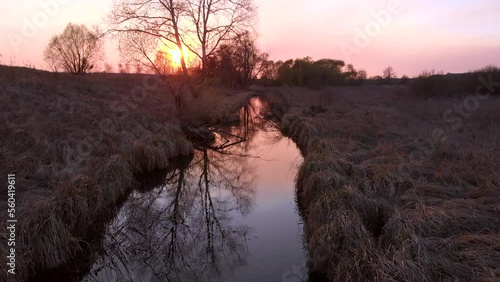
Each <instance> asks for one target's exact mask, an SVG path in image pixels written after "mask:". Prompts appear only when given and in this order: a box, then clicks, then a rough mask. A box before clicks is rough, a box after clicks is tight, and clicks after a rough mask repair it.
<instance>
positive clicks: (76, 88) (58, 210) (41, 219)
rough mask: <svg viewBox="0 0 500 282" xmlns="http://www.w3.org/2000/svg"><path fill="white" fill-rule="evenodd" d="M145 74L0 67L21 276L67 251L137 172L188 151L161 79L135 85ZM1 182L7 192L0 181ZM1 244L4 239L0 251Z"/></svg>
mask: <svg viewBox="0 0 500 282" xmlns="http://www.w3.org/2000/svg"><path fill="white" fill-rule="evenodd" d="M144 78H145V76H142V75H129V76H123V75H105V74H95V75H88V76H85V77H76V76H72V75H68V74H51V73H45V72H39V71H34V70H28V69H22V68H8V67H2V66H0V120H2V122H0V135H1V136H2V146H1V148H0V162H1V163H2V166H1V167H0V174H1V175H7V173H15V174H16V178H17V183H16V184H17V185H16V188H17V191H16V199H17V201H18V206H17V213H16V215H17V218H18V219H19V222H18V226H17V249H16V252H17V273H18V275H17V277H16V278H17V279H18V280H19V281H22V280H24V279H26V278H27V275H28V274H32V273H34V272H35V271H37V270H41V269H46V268H53V267H57V266H60V265H61V264H63V263H65V262H67V261H68V260H69V259H71V258H72V257H73V256H74V255H75V254H76V253H77V252H78V250H79V248H80V246H81V244H82V243H84V242H83V241H82V240H84V239H85V238H86V236H87V235H88V233H91V232H93V230H94V229H95V226H94V224H95V223H96V222H99V220H101V219H102V218H103V217H104V216H105V215H106V213H107V212H108V211H109V210H110V208H109V207H110V206H111V205H113V204H115V203H116V202H117V201H118V199H120V198H121V197H123V196H124V195H125V194H126V193H127V191H129V189H130V188H132V187H134V186H135V185H136V181H135V178H134V174H137V173H141V172H144V171H149V170H154V169H163V168H166V167H167V166H168V165H169V159H170V158H173V157H176V156H179V155H189V154H192V150H193V148H192V145H191V144H190V143H189V142H188V141H187V140H186V139H185V138H184V137H183V133H182V131H181V126H180V124H179V122H178V121H177V119H176V117H175V113H174V111H173V107H172V104H173V103H172V101H171V97H170V95H168V93H166V92H165V91H163V90H162V89H164V88H163V87H161V85H160V87H158V88H156V89H148V90H147V91H145V92H141V93H142V94H144V95H143V96H141V95H138V94H139V92H137V91H136V92H134V89H136V90H137V89H138V88H136V87H141V86H143V85H144ZM2 191H3V192H2V193H1V196H0V198H1V199H2V201H6V196H7V193H6V186H5V185H4V186H3V188H2ZM5 216H6V215H5V214H2V218H1V220H5V218H4V217H5ZM6 236H7V234H6V231H4V230H3V231H1V233H0V237H1V238H2V240H5V239H6ZM6 252H7V250H6V245H5V244H2V245H1V247H0V255H1V256H6ZM5 268H6V265H5V264H2V265H1V266H0V272H1V275H0V277H2V280H3V278H5V275H6V273H7V271H6V269H5Z"/></svg>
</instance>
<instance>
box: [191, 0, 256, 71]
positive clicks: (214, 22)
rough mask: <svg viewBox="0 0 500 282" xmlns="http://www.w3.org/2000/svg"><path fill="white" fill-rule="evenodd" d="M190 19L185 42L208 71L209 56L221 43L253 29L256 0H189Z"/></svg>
mask: <svg viewBox="0 0 500 282" xmlns="http://www.w3.org/2000/svg"><path fill="white" fill-rule="evenodd" d="M186 2H187V3H188V11H187V14H188V16H189V21H188V23H187V26H186V28H185V29H184V33H183V36H182V40H183V43H184V44H185V45H186V46H187V47H188V48H189V50H190V51H191V52H193V53H194V54H195V55H196V56H197V57H198V58H199V59H200V60H201V68H202V71H203V70H205V66H206V62H207V58H208V57H210V56H211V55H213V53H214V52H215V51H216V50H217V48H218V47H219V45H220V44H221V43H223V42H224V41H226V40H228V39H231V38H232V37H234V36H237V35H238V34H242V33H243V31H244V30H246V29H248V28H249V24H250V23H251V22H252V20H253V19H254V18H255V7H254V5H253V2H252V0H186Z"/></svg>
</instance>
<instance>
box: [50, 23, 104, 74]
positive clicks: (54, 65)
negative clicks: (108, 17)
mask: <svg viewBox="0 0 500 282" xmlns="http://www.w3.org/2000/svg"><path fill="white" fill-rule="evenodd" d="M102 57H103V42H102V40H101V39H100V38H99V35H98V31H97V30H96V31H93V32H92V31H90V30H89V29H88V28H87V27H86V26H85V25H75V24H72V23H69V24H68V26H66V28H65V29H64V31H63V33H62V34H60V35H56V36H54V37H52V39H51V40H50V42H49V45H48V46H47V48H46V49H45V52H44V59H45V61H46V63H47V64H48V65H49V67H50V68H51V69H52V70H54V71H57V70H58V69H62V70H64V71H67V72H70V73H74V74H84V73H87V72H88V71H90V70H91V69H92V68H93V67H94V65H95V64H96V63H97V62H98V61H100V60H102Z"/></svg>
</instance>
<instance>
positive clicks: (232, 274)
mask: <svg viewBox="0 0 500 282" xmlns="http://www.w3.org/2000/svg"><path fill="white" fill-rule="evenodd" d="M265 109H266V106H265V105H264V103H263V102H262V100H260V99H259V98H253V99H252V100H251V102H250V103H249V106H247V107H244V108H243V109H242V110H241V113H240V114H241V117H242V120H243V122H242V123H241V125H240V126H234V127H229V128H221V129H218V130H217V132H218V133H217V134H216V135H217V140H216V142H215V143H214V144H212V145H210V146H208V147H201V146H200V147H199V148H197V150H196V151H195V155H194V157H193V159H192V160H191V161H190V162H189V164H186V163H184V164H182V162H181V163H179V164H178V165H176V166H174V167H172V168H171V169H170V170H169V171H166V172H164V173H163V174H161V175H160V176H159V177H158V175H157V176H156V177H154V178H156V181H155V180H154V179H153V178H152V179H146V180H147V181H146V182H149V183H148V184H145V185H144V186H143V187H142V188H141V189H139V190H136V191H134V192H133V193H132V194H131V195H130V196H129V198H128V200H127V201H126V202H125V203H124V205H123V206H122V208H121V209H120V211H119V212H118V215H117V216H116V218H115V219H114V220H113V221H112V222H111V223H110V224H109V225H108V226H107V228H106V233H105V237H104V240H103V243H102V249H101V250H100V251H99V252H98V255H97V257H96V258H95V262H94V264H93V266H92V267H91V270H90V272H89V273H88V274H87V275H86V276H85V277H84V278H83V280H82V281H302V279H301V278H302V277H304V276H305V273H307V271H306V270H305V269H302V267H303V265H304V258H305V254H304V250H303V235H302V225H301V219H300V216H299V215H298V211H297V208H296V204H295V195H294V194H295V193H294V188H293V187H294V181H293V180H294V176H295V175H296V172H297V167H298V166H299V165H300V163H301V162H302V157H301V154H300V152H299V150H298V148H297V147H296V145H295V144H294V143H293V141H291V140H290V139H288V138H286V137H283V136H282V135H281V134H280V133H279V131H278V130H277V129H276V127H275V126H272V124H270V123H269V121H266V120H265V119H263V118H262V116H261V113H262V112H263V110H265ZM242 137H243V138H244V139H242ZM158 179H160V181H158Z"/></svg>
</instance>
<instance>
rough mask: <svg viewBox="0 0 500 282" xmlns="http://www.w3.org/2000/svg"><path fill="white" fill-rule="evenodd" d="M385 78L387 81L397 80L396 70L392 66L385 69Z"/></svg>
mask: <svg viewBox="0 0 500 282" xmlns="http://www.w3.org/2000/svg"><path fill="white" fill-rule="evenodd" d="M383 78H385V79H392V78H396V73H395V72H394V68H393V67H390V66H389V67H387V68H385V69H384V75H383Z"/></svg>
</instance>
